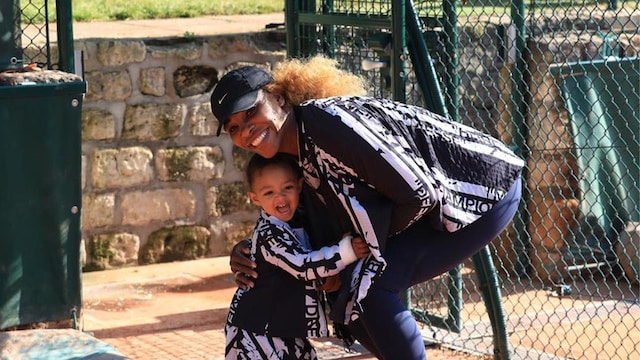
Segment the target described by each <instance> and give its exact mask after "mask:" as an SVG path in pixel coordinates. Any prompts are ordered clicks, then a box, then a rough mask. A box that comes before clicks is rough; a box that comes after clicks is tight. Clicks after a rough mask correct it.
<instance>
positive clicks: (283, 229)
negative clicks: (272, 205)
mask: <svg viewBox="0 0 640 360" xmlns="http://www.w3.org/2000/svg"><path fill="white" fill-rule="evenodd" d="M251 259H252V260H253V261H254V262H255V263H256V264H257V268H256V271H257V272H258V274H260V281H256V282H255V286H254V287H253V288H250V289H248V290H243V289H238V290H237V291H236V293H235V295H234V297H233V300H232V301H231V306H230V308H229V315H228V317H227V324H226V326H225V335H226V348H225V354H226V359H227V360H231V359H234V360H235V359H257V360H270V359H273V360H276V359H278V360H282V359H296V360H299V359H316V353H315V350H314V349H313V346H312V345H311V344H310V342H309V340H308V339H307V338H308V337H322V336H327V320H326V317H325V312H324V306H323V301H322V295H321V293H320V291H319V290H318V288H317V282H316V280H318V279H321V278H324V277H328V276H332V275H336V274H338V273H339V272H340V271H341V270H343V269H344V268H345V267H346V266H347V265H349V264H351V263H353V262H355V261H356V260H357V258H356V256H355V254H354V251H353V248H352V246H351V237H349V236H348V237H345V238H343V239H342V240H341V241H340V242H339V243H338V244H337V245H334V246H326V247H323V248H321V249H319V250H316V251H311V246H310V244H309V239H308V235H307V234H306V232H305V231H304V229H303V228H294V227H292V226H291V225H289V224H288V223H286V222H284V221H281V220H279V219H277V218H276V217H274V216H270V215H268V214H267V213H265V212H264V211H262V212H261V214H260V218H259V219H258V222H257V224H256V227H255V229H254V231H253V237H252V239H251Z"/></svg>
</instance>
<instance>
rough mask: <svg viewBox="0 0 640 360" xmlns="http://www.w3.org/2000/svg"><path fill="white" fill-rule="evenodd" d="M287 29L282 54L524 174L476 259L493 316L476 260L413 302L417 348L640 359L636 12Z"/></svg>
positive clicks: (392, 5)
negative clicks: (505, 156) (497, 152)
mask: <svg viewBox="0 0 640 360" xmlns="http://www.w3.org/2000/svg"><path fill="white" fill-rule="evenodd" d="M286 16H287V32H288V34H287V46H288V52H289V55H291V56H309V55H313V54H316V53H323V54H326V55H328V56H330V57H333V58H336V59H337V60H338V61H339V62H340V64H342V65H343V66H344V67H345V68H346V69H348V70H350V71H352V72H354V73H357V74H361V75H363V76H365V77H366V78H367V79H368V80H369V81H370V84H371V88H370V92H371V95H375V96H382V97H387V98H394V99H396V100H401V101H405V102H407V103H412V104H417V105H421V106H424V107H426V108H428V109H430V110H433V111H436V112H438V113H443V114H447V115H448V116H449V117H450V118H452V119H453V120H455V121H461V122H463V123H465V124H468V125H471V126H474V127H476V128H480V129H483V130H484V131H486V132H488V133H491V134H492V135H494V136H496V137H499V138H501V139H502V140H504V141H505V142H506V143H507V144H509V145H511V146H512V147H513V149H514V151H516V152H517V153H518V154H520V155H521V156H522V157H523V158H524V159H525V160H526V164H527V166H526V169H525V174H524V178H525V181H526V185H527V186H526V189H525V193H524V198H523V202H522V206H521V209H520V211H519V214H518V215H517V217H516V218H515V219H514V221H513V223H512V225H511V227H510V228H508V229H507V230H506V231H505V232H504V233H503V234H502V235H501V236H500V238H499V239H497V240H496V241H494V242H493V243H492V244H491V245H490V252H491V255H492V256H491V258H490V259H489V260H492V261H493V264H494V265H495V268H496V271H497V273H498V274H499V279H498V286H497V288H498V289H494V290H497V291H498V292H497V293H498V294H501V303H500V301H497V302H498V303H499V304H496V302H493V301H491V297H487V296H486V288H487V287H491V286H492V283H491V281H489V282H485V283H483V282H482V281H479V280H478V279H479V278H481V277H480V276H479V275H478V270H479V268H482V267H486V266H485V265H483V264H482V261H481V260H482V259H481V258H475V257H474V259H473V261H471V260H470V261H469V262H467V263H465V264H462V265H461V266H460V267H459V268H458V269H455V270H453V271H452V272H450V273H448V274H446V275H443V276H441V277H440V278H438V279H434V280H432V281H429V282H427V283H424V284H421V285H419V286H416V287H414V288H412V289H411V291H410V294H409V296H408V301H410V305H411V307H412V309H413V310H414V313H415V315H416V317H417V318H418V319H419V320H420V321H421V322H422V323H423V324H424V333H423V334H424V336H425V338H426V339H427V340H428V341H432V342H435V343H440V344H443V345H444V346H449V347H452V348H456V349H462V350H465V351H468V352H472V353H477V354H479V356H484V357H493V358H505V359H506V358H512V359H625V360H626V359H640V290H639V288H638V281H639V278H640V216H639V212H640V190H639V189H640V58H639V57H638V52H639V51H640V31H639V26H640V5H639V3H638V1H614V0H612V1H609V2H595V1H521V2H517V1H516V2H504V1H499V0H468V1H462V2H460V1H448V0H444V1H437V2H436V1H413V2H411V1H392V0H378V1H364V0H362V1H336V0H334V1H304V0H298V1H295V2H291V4H289V3H288V4H287V8H286ZM393 59H395V60H393ZM489 265H491V264H489ZM489 269H491V266H489ZM484 270H485V271H486V268H485V269H484ZM496 308H497V309H498V310H499V311H496ZM492 314H493V315H495V314H499V315H500V314H502V316H501V317H502V319H498V320H495V319H494V320H491V319H492V316H491V315H492ZM503 326H504V329H502V327H503ZM500 338H502V339H500ZM501 341H504V342H506V344H507V345H506V350H505V349H504V344H503V345H501ZM501 346H502V347H503V348H501Z"/></svg>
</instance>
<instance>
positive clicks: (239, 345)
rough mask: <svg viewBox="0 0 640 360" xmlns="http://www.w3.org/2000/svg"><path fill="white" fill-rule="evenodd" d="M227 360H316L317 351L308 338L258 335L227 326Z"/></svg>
mask: <svg viewBox="0 0 640 360" xmlns="http://www.w3.org/2000/svg"><path fill="white" fill-rule="evenodd" d="M224 334H225V337H226V344H227V346H226V348H225V359H226V360H315V359H317V356H316V351H315V349H314V348H313V346H312V345H311V343H310V342H309V340H307V339H306V338H280V337H270V336H266V335H256V334H253V333H250V332H248V331H246V330H242V329H239V328H237V327H235V326H231V325H229V324H227V325H226V326H225V328H224Z"/></svg>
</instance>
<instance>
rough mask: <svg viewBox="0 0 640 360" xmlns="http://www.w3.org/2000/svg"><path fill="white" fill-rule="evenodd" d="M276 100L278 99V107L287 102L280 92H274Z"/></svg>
mask: <svg viewBox="0 0 640 360" xmlns="http://www.w3.org/2000/svg"><path fill="white" fill-rule="evenodd" d="M276 100H278V105H279V106H280V107H283V106H284V104H285V103H286V102H287V100H286V99H285V98H284V95H282V94H276Z"/></svg>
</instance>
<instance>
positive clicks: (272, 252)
mask: <svg viewBox="0 0 640 360" xmlns="http://www.w3.org/2000/svg"><path fill="white" fill-rule="evenodd" d="M257 241H258V244H257V245H258V249H259V250H260V251H261V254H262V256H263V257H264V259H265V261H267V262H269V263H271V264H273V265H275V266H277V267H279V268H281V269H283V270H285V271H286V272H288V273H289V274H291V275H293V276H294V277H296V278H298V279H301V280H307V281H308V280H315V279H318V278H324V277H328V276H332V275H336V274H338V273H339V272H340V271H342V270H343V269H344V268H345V267H346V266H347V265H349V264H351V263H353V262H354V261H356V260H357V258H356V256H355V253H354V251H353V248H352V247H351V237H350V236H345V237H344V238H343V239H342V240H340V242H339V243H338V244H336V245H333V246H325V247H322V248H320V249H319V250H315V251H308V250H305V249H303V248H302V247H301V246H300V245H299V243H298V242H297V241H296V240H295V238H294V237H293V235H292V234H291V233H289V232H288V231H286V230H284V229H283V228H281V227H279V226H274V225H272V226H268V227H267V228H263V229H261V230H260V232H259V236H258V239H257Z"/></svg>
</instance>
